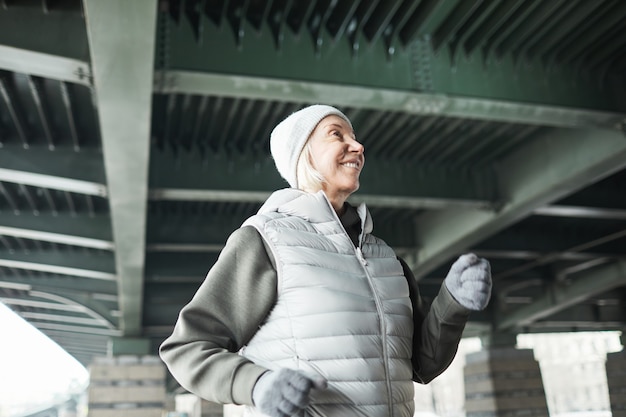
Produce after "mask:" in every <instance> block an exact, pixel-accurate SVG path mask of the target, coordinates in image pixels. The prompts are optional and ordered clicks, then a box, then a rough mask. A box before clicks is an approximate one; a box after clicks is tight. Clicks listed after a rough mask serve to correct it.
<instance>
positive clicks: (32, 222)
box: [0, 213, 112, 249]
mask: <svg viewBox="0 0 626 417" xmlns="http://www.w3.org/2000/svg"><path fill="white" fill-rule="evenodd" d="M0 228H2V229H3V234H7V235H16V236H22V237H26V236H31V237H30V238H32V239H35V240H41V241H44V242H55V243H65V244H68V245H73V246H82V247H91V248H97V249H111V248H112V234H111V219H110V218H109V216H104V215H97V214H96V215H94V216H89V215H71V214H67V213H57V214H50V213H39V214H38V215H34V214H28V213H22V214H20V215H19V216H15V215H12V214H7V213H0ZM7 229H15V230H14V231H13V233H12V232H11V231H10V230H7Z"/></svg>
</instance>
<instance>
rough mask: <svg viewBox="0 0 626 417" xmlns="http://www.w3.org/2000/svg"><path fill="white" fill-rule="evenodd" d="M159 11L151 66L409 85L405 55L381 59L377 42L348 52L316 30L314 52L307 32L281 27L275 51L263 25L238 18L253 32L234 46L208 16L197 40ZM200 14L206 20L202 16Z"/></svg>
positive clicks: (230, 37)
mask: <svg viewBox="0 0 626 417" xmlns="http://www.w3.org/2000/svg"><path fill="white" fill-rule="evenodd" d="M160 13H161V16H160V19H159V25H158V33H157V38H158V39H159V41H160V42H159V43H158V44H157V53H156V61H155V66H156V68H157V69H165V68H168V69H170V68H171V69H181V70H187V71H199V72H215V73H224V74H239V75H252V76H271V77H277V78H284V79H301V80H309V81H327V82H332V83H337V84H363V85H369V86H379V87H383V86H387V87H389V88H410V84H411V61H410V58H411V57H410V55H409V54H408V53H407V52H406V51H403V50H398V52H397V53H395V54H394V56H393V58H392V59H391V60H387V55H386V49H387V48H386V46H385V45H384V42H382V41H379V42H376V43H374V44H371V45H370V44H368V45H366V46H365V47H363V48H361V49H359V51H358V53H357V54H356V55H353V54H352V45H351V44H350V42H349V41H348V40H347V39H345V38H344V39H340V40H338V41H337V42H332V39H331V37H330V36H329V35H328V34H327V33H326V32H325V31H322V32H321V36H320V39H321V42H322V45H323V46H322V47H321V48H320V51H319V53H318V52H317V51H316V47H315V45H314V43H313V42H311V39H310V38H309V37H307V36H297V35H294V34H293V33H292V32H290V31H286V32H285V36H284V38H283V41H282V44H281V48H280V50H278V51H277V49H276V46H275V43H274V39H273V35H272V33H271V31H270V29H269V28H268V27H267V26H262V28H261V30H260V31H259V32H258V33H256V32H257V31H256V30H255V29H253V27H252V26H251V25H250V23H248V22H247V21H246V20H244V21H243V22H242V26H243V30H244V32H247V33H254V35H253V36H246V37H244V38H243V40H242V41H241V44H240V45H238V44H237V39H236V38H235V37H234V36H233V35H232V33H231V32H230V31H229V30H228V28H227V27H225V26H221V27H217V26H215V25H214V24H213V23H210V22H208V21H207V22H206V24H205V25H204V30H203V32H202V34H201V36H202V38H201V40H200V41H199V42H197V41H196V34H195V33H194V31H193V27H192V25H191V24H190V23H189V21H188V20H187V19H181V21H180V22H178V23H177V24H176V23H173V22H172V21H171V20H170V19H169V18H168V17H167V16H163V14H165V13H166V12H160ZM201 19H205V20H208V18H207V17H206V16H202V17H201Z"/></svg>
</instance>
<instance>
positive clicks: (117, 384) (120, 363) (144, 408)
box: [88, 355, 166, 417]
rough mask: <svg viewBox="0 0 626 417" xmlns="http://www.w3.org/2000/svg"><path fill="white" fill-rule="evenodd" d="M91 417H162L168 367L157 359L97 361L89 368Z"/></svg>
mask: <svg viewBox="0 0 626 417" xmlns="http://www.w3.org/2000/svg"><path fill="white" fill-rule="evenodd" d="M89 375H90V382H89V411H88V417H119V416H124V417H161V416H162V414H163V411H164V408H165V402H166V394H165V366H164V365H163V363H162V362H161V360H160V359H159V358H158V357H156V356H136V355H128V356H117V357H102V358H96V359H95V360H94V362H93V363H92V364H91V365H90V367H89Z"/></svg>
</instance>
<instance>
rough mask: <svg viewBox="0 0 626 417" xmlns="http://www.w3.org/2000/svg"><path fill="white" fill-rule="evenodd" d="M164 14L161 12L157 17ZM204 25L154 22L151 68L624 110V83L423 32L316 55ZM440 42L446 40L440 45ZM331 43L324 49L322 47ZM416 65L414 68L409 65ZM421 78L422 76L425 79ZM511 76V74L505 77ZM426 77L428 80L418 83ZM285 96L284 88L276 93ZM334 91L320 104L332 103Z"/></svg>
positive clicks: (291, 42) (267, 37) (300, 41)
mask: <svg viewBox="0 0 626 417" xmlns="http://www.w3.org/2000/svg"><path fill="white" fill-rule="evenodd" d="M161 13H165V12H161ZM201 19H206V20H207V22H205V24H204V25H203V31H202V33H201V34H200V35H201V40H200V41H199V42H198V41H196V38H195V37H196V34H195V33H194V31H193V28H192V26H191V24H190V23H189V21H188V20H187V19H181V20H180V21H179V22H178V23H176V24H174V23H173V22H172V21H171V20H169V18H167V17H165V18H161V19H160V20H159V28H158V32H159V33H158V37H159V40H160V43H159V44H158V45H157V54H156V56H157V57H158V58H157V61H156V63H155V66H156V69H157V70H166V71H171V70H175V71H190V72H198V73H219V74H229V75H232V76H250V77H260V78H277V79H284V80H289V79H290V80H298V81H308V82H317V83H328V84H338V85H342V84H343V85H358V86H361V87H367V88H384V89H389V90H400V91H414V92H415V91H424V92H427V93H436V94H439V95H445V96H448V95H449V96H456V97H474V98H483V99H487V100H494V101H505V102H519V103H533V104H541V105H544V106H563V107H573V108H580V109H594V110H598V111H608V112H617V113H624V112H626V98H625V96H624V94H622V92H623V91H624V81H623V80H621V79H619V77H605V76H604V75H603V73H601V72H600V73H592V74H587V73H585V72H582V71H580V70H579V69H578V68H572V67H568V66H566V65H559V64H557V63H552V64H551V66H550V67H549V68H548V67H547V66H546V65H545V64H544V63H543V62H542V61H541V59H539V58H537V59H531V60H525V61H523V62H520V61H519V60H517V61H515V59H514V57H513V55H512V54H507V55H505V56H503V57H500V58H498V59H495V58H493V57H491V56H490V57H489V58H488V59H485V58H484V57H483V55H482V51H481V50H480V48H478V49H477V50H476V51H474V52H473V53H471V54H469V55H465V54H462V55H460V56H457V54H451V53H449V51H448V50H447V47H446V46H444V47H442V48H439V49H437V50H435V49H434V48H433V42H434V41H433V40H436V39H438V37H441V36H443V38H444V40H445V41H447V40H448V39H447V38H446V36H445V35H443V34H441V33H434V34H429V33H424V34H423V36H422V38H421V39H418V40H416V41H415V42H414V46H413V47H410V48H400V49H398V50H396V52H395V53H394V55H393V56H392V57H389V56H388V55H387V53H386V49H387V46H386V45H385V42H384V40H382V39H379V40H378V41H377V42H374V43H372V44H368V45H367V47H365V48H363V49H362V50H360V51H359V53H358V54H357V55H353V54H352V53H351V52H352V51H351V45H350V43H349V42H348V41H347V40H346V39H340V40H338V41H337V42H335V43H332V42H329V41H330V39H329V38H328V35H327V34H324V33H322V39H323V45H327V46H326V47H322V48H320V50H319V53H318V52H316V50H315V46H314V45H313V43H311V42H310V40H309V39H308V38H307V37H306V36H296V35H294V34H292V33H290V32H286V33H285V37H284V39H283V42H282V45H281V48H280V49H277V48H276V47H275V45H274V40H273V34H272V33H271V31H270V29H269V28H268V27H264V26H262V27H261V28H260V30H259V31H257V30H256V29H254V30H253V29H252V27H249V28H248V27H246V25H249V23H247V21H245V20H244V21H243V22H242V25H243V26H244V32H252V31H254V33H255V35H254V36H247V37H244V38H243V39H242V40H241V42H240V44H238V40H237V39H236V38H235V37H233V35H232V33H231V32H230V31H229V30H227V29H226V28H225V27H224V26H220V27H218V26H216V25H214V24H213V23H211V22H210V21H208V18H207V17H206V16H201ZM443 44H444V45H447V43H446V42H443ZM329 45H330V46H329ZM414 62H416V63H419V66H418V67H417V68H415V65H413V63H414ZM424 73H426V75H424ZM512 75H513V76H512ZM420 77H421V78H424V77H426V78H428V79H429V83H427V84H425V83H423V82H420V81H419V80H418V78H420ZM167 83H168V81H167V79H163V78H162V79H161V80H160V81H157V90H159V89H160V88H161V87H163V86H167ZM283 94H284V95H285V96H287V97H288V96H289V95H290V94H291V92H290V91H283ZM338 95H339V94H338V93H334V94H330V95H329V96H328V97H325V98H324V99H323V100H322V101H324V102H332V101H333V99H335V98H336V96H338Z"/></svg>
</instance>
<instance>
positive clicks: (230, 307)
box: [160, 227, 277, 405]
mask: <svg viewBox="0 0 626 417" xmlns="http://www.w3.org/2000/svg"><path fill="white" fill-rule="evenodd" d="M276 283H277V280H276V270H275V268H274V267H273V265H272V262H271V259H270V258H269V256H268V252H267V250H266V248H265V245H264V243H263V239H262V237H261V236H260V235H259V233H258V232H257V230H256V229H254V228H253V227H243V228H241V229H238V230H236V231H235V232H234V233H233V234H232V235H231V236H230V238H229V239H228V241H227V242H226V245H225V246H224V249H223V250H222V252H221V253H220V256H219V258H218V260H217V262H216V263H215V265H214V266H213V267H212V268H211V270H210V271H209V273H208V274H207V277H206V279H205V280H204V282H203V283H202V285H201V286H200V288H199V289H198V291H197V292H196V294H195V295H194V297H193V299H192V300H191V301H190V302H189V304H187V305H186V306H185V307H184V308H183V309H182V310H181V312H180V314H179V316H178V320H177V322H176V325H175V327H174V331H173V333H172V335H171V336H170V337H168V338H167V339H166V340H165V341H164V342H163V343H162V344H161V347H160V355H161V358H162V359H163V361H164V362H165V364H166V365H167V367H168V369H169V370H170V372H171V374H172V375H173V376H174V378H176V380H177V381H178V382H179V383H180V384H181V386H182V387H183V388H185V389H186V390H188V391H189V392H192V393H194V394H196V395H198V396H199V397H201V398H204V399H206V400H208V401H213V402H217V403H221V404H247V405H251V404H252V388H253V386H254V384H255V383H256V381H257V379H258V378H259V377H260V376H261V374H262V373H263V372H265V371H267V369H265V368H263V367H260V366H257V365H255V364H253V363H252V362H250V361H249V360H247V359H246V358H244V357H243V356H241V355H239V354H238V353H237V352H238V350H239V349H240V348H241V347H242V346H243V345H245V344H246V343H247V342H248V341H249V340H250V339H251V338H252V336H253V335H254V333H255V332H256V330H257V329H258V327H259V326H260V324H261V323H262V322H263V320H264V319H265V317H266V316H267V314H268V312H269V311H270V309H271V308H272V306H273V305H274V303H275V300H276Z"/></svg>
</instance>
